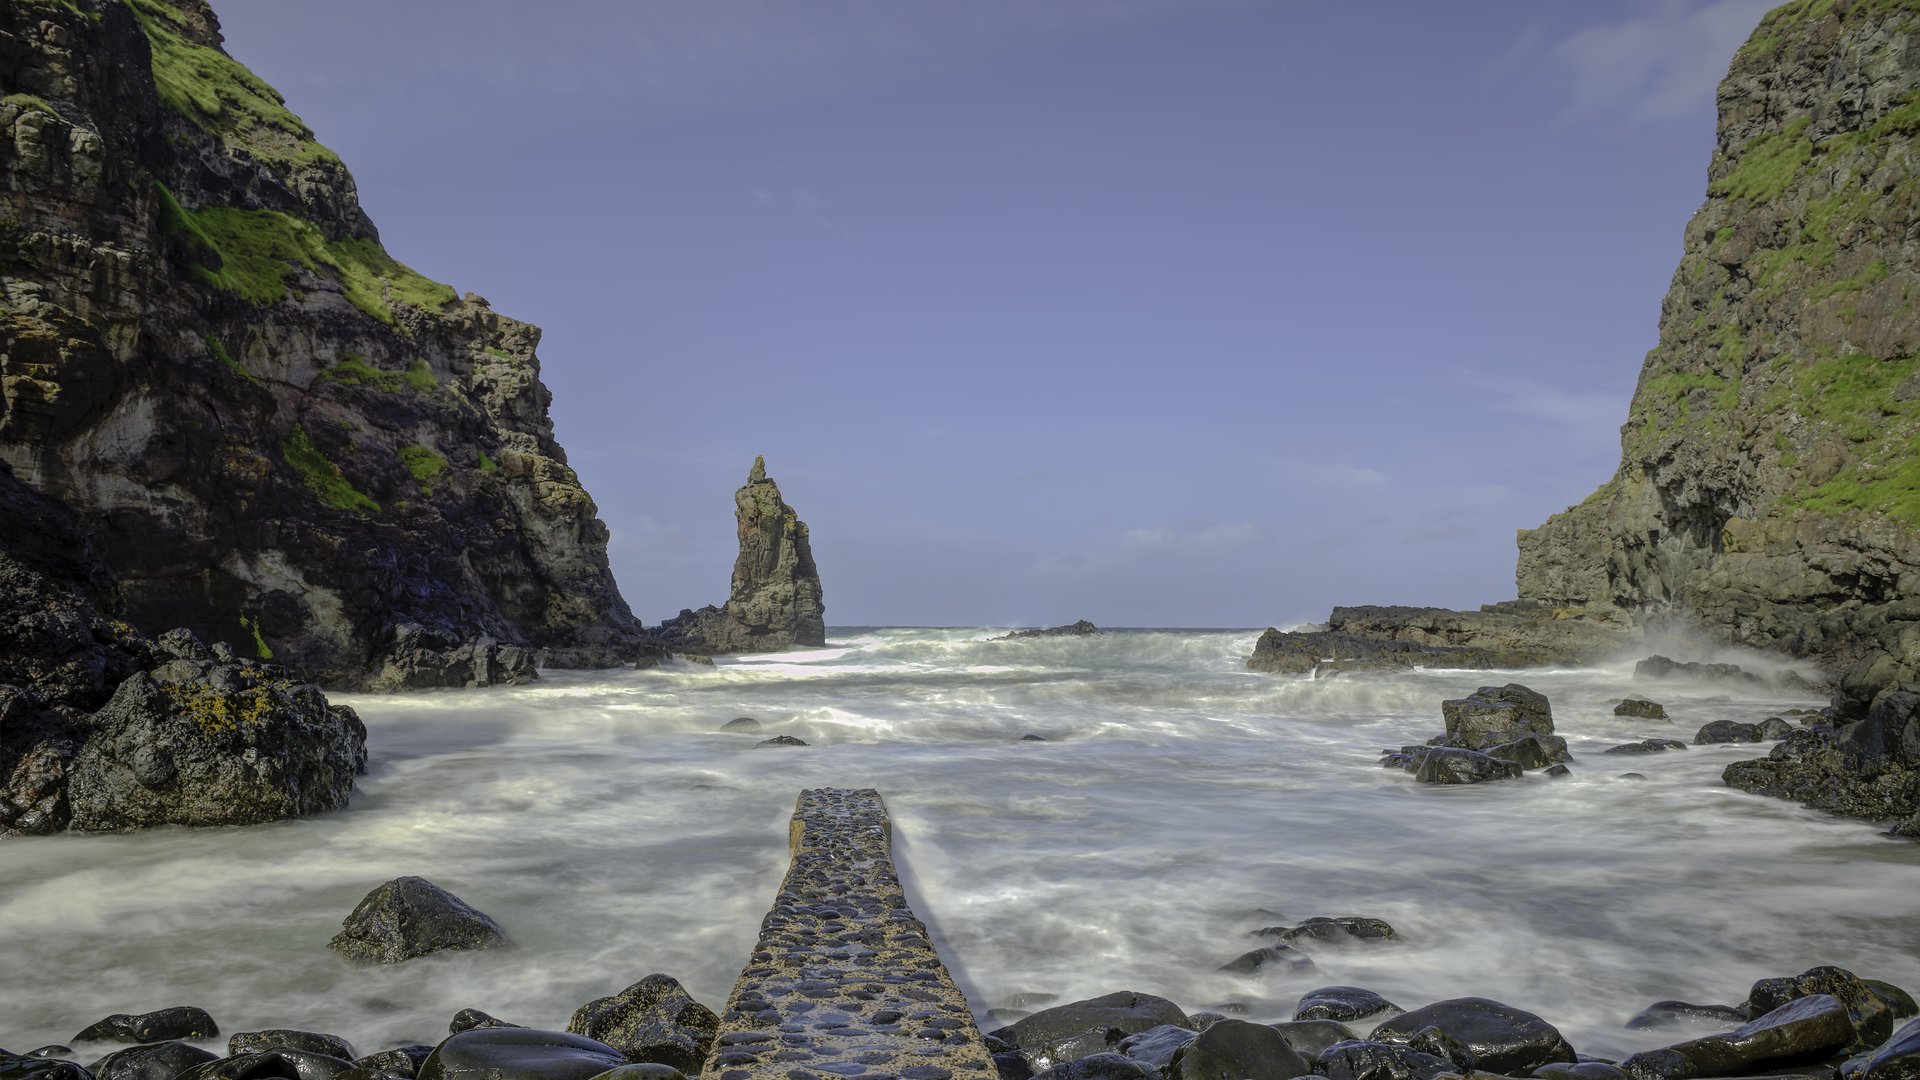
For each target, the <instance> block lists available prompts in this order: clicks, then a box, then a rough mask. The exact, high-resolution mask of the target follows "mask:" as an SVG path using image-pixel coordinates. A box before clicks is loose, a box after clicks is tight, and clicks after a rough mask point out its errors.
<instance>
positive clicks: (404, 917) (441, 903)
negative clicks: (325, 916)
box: [327, 877, 511, 964]
mask: <svg viewBox="0 0 1920 1080" xmlns="http://www.w3.org/2000/svg"><path fill="white" fill-rule="evenodd" d="M342 925H343V926H344V927H345V928H344V929H343V930H341V931H340V933H338V934H336V935H334V938H333V940H331V941H329V942H327V947H328V948H330V949H332V950H333V951H334V952H337V953H339V954H340V955H341V956H344V957H346V958H347V959H348V960H351V961H352V962H354V963H356V964H398V963H400V962H401V961H404V960H411V959H413V958H414V957H416V956H426V955H428V954H429V953H436V952H443V951H446V950H450V949H492V948H498V947H500V946H503V945H509V944H511V942H509V941H508V940H507V935H506V933H505V932H504V931H502V930H501V929H500V924H499V923H496V922H494V921H493V920H492V919H491V918H489V917H488V916H486V915H484V914H482V913H480V912H478V911H476V910H474V909H473V908H471V907H468V906H467V904H466V903H465V902H463V901H462V900H461V899H460V898H459V897H457V896H455V895H453V894H452V893H450V892H448V891H447V890H445V889H442V888H441V887H440V886H438V885H435V884H434V883H433V882H431V881H428V880H427V879H426V878H422V877H399V878H394V879H393V880H392V881H389V882H387V883H385V884H383V885H381V886H379V887H378V888H375V889H374V890H373V891H372V892H370V893H368V894H367V895H366V897H365V898H364V899H362V900H361V901H360V903H359V905H358V906H357V907H355V908H354V909H353V913H352V914H351V915H348V916H347V918H346V920H345V921H344V923H343V924H342Z"/></svg>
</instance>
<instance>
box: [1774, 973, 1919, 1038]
mask: <svg viewBox="0 0 1920 1080" xmlns="http://www.w3.org/2000/svg"><path fill="white" fill-rule="evenodd" d="M1814 994H1826V995H1829V996H1831V997H1833V998H1834V999H1836V1000H1838V1001H1839V1002H1840V1004H1842V1005H1844V1006H1845V1007H1846V1010H1847V1015H1848V1016H1849V1018H1851V1019H1852V1021H1853V1025H1854V1027H1855V1028H1856V1029H1858V1034H1859V1039H1858V1041H1857V1043H1856V1044H1855V1045H1854V1046H1853V1047H1852V1049H1855V1050H1865V1049H1868V1048H1870V1047H1874V1046H1878V1045H1879V1044H1881V1043H1883V1042H1885V1041H1886V1040H1887V1037H1888V1036H1890V1035H1892V1034H1893V1023H1894V1010H1893V1009H1892V1008H1891V1007H1889V1005H1888V1004H1887V1002H1886V1001H1884V1000H1882V999H1881V997H1880V995H1879V994H1877V993H1875V992H1874V989H1873V987H1871V986H1869V985H1867V981H1866V980H1865V979H1862V978H1860V977H1859V976H1858V975H1855V974H1854V973H1853V972H1851V971H1848V970H1847V969H1845V968H1840V967H1834V966H1832V965H1830V964H1823V965H1821V966H1819V967H1812V968H1808V969H1807V970H1805V971H1803V972H1801V973H1800V974H1798V975H1789V976H1783V977H1781V978H1775V979H1761V980H1760V981H1759V982H1756V983H1754V984H1753V987H1752V989H1750V990H1749V991H1748V992H1747V1015H1748V1016H1750V1017H1760V1016H1765V1015H1766V1014H1768V1013H1771V1012H1773V1011H1775V1010H1777V1009H1779V1008H1780V1007H1781V1006H1782V1005H1785V1004H1787V1003H1788V1002H1790V1001H1795V1000H1797V999H1799V998H1803V997H1808V996H1810V995H1814Z"/></svg>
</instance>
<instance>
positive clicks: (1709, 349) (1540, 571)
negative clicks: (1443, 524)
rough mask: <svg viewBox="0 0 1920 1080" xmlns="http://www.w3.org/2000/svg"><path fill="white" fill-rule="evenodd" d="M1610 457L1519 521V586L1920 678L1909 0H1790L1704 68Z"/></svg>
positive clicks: (1539, 596)
mask: <svg viewBox="0 0 1920 1080" xmlns="http://www.w3.org/2000/svg"><path fill="white" fill-rule="evenodd" d="M1719 106H1720V120H1719V128H1718V136H1717V143H1716V146H1715V149H1714V154H1713V160H1712V162H1711V164H1710V165H1709V167H1708V170H1707V199H1706V202H1705V203H1704V204H1703V205H1702V206H1701V208H1700V211H1699V212H1698V213H1697V214H1695V215H1694V217H1693V219H1692V220H1691V221H1690V222H1689V223H1688V225H1687V229H1686V236H1685V253H1684V255H1683V256H1682V259H1681V263H1680V267H1679V270H1678V271H1677V272H1676V273H1675V274H1674V278H1673V283H1672V286H1671V288H1670V289H1669V291H1668V293H1667V297H1666V300H1665V301H1664V302H1663V304H1662V305H1661V311H1660V337H1659V343H1658V344H1657V345H1656V346H1655V347H1654V349H1653V351H1652V352H1650V353H1648V354H1647V357H1646V361H1645V363H1644V364H1643V365H1642V367H1641V371H1640V379H1639V384H1638V386H1637V387H1636V389H1635V391H1634V396H1633V403H1632V406H1631V407H1630V410H1629V414H1628V417H1627V422H1626V425H1625V426H1624V427H1623V428H1622V432H1621V461H1620V467H1619V470H1618V471H1617V472H1616V473H1615V475H1614V477H1613V479H1611V480H1609V481H1608V482H1607V483H1606V484H1605V485H1603V486H1602V487H1601V488H1600V489H1599V490H1598V491H1596V492H1594V493H1593V494H1592V495H1591V496H1589V497H1588V498H1587V500H1586V501H1585V502H1583V503H1581V504H1580V505H1579V506H1576V507H1572V508H1570V509H1569V510H1567V511H1566V512H1564V513H1562V514H1558V515H1556V516H1554V517H1553V518H1552V519H1550V520H1548V521H1547V522H1546V523H1545V524H1544V525H1542V526H1541V527H1539V528H1537V529H1534V530H1532V531H1530V532H1523V533H1522V534H1521V535H1520V560H1519V567H1518V571H1517V579H1518V586H1519V593H1520V596H1521V597H1522V598H1523V599H1529V600H1534V601H1538V602H1540V603H1543V604H1548V605H1554V606H1561V607H1585V608H1592V609H1600V610H1608V609H1610V610H1614V611H1618V612H1622V613H1628V614H1631V615H1632V616H1634V617H1636V618H1639V619H1642V620H1644V619H1647V618H1649V617H1655V616H1660V615H1668V616H1677V617H1680V618H1683V619H1684V620H1686V621H1688V622H1693V623H1698V624H1701V625H1704V626H1706V627H1708V628H1710V629H1712V630H1714V631H1717V632H1718V633H1719V634H1721V635H1723V636H1724V637H1726V638H1729V639H1731V640H1734V641H1737V642H1742V643H1745V644H1748V645H1754V646H1759V647H1762V648H1767V649H1778V650H1784V651H1786V652H1789V653H1792V654H1795V655H1799V656H1809V657H1815V658H1819V659H1821V660H1823V661H1825V662H1827V663H1829V664H1831V665H1837V666H1841V667H1850V668H1852V671H1851V672H1850V674H1849V677H1848V679H1847V680H1846V681H1845V685H1844V689H1846V690H1847V691H1848V693H1849V697H1850V700H1851V702H1852V704H1853V706H1855V707H1856V708H1863V707H1864V706H1865V704H1866V703H1867V702H1868V701H1870V700H1871V698H1872V697H1873V695H1874V694H1875V693H1877V692H1879V691H1880V690H1882V689H1885V688H1886V687H1888V686H1890V685H1893V684H1895V683H1897V682H1899V681H1902V680H1909V679H1914V678H1916V677H1920V496H1917V495H1916V493H1920V455H1916V454H1915V453H1914V450H1913V445H1914V442H1915V440H1916V439H1917V438H1920V307H1916V305H1915V303H1914V297H1915V296H1916V294H1917V293H1920V243H1916V239H1920V183H1917V182H1916V178H1915V175H1914V170H1915V168H1916V162H1920V153H1916V150H1917V149H1920V142H1917V141H1916V140H1917V139H1920V23H1916V21H1915V20H1914V18H1913V11H1912V7H1911V5H1909V4H1904V3H1867V2H1861V0H1856V2H1852V3H1847V2H1841V0H1837V2H1835V3H1831V4H1827V3H1819V4H1808V3H1792V4H1786V5H1783V6H1781V7H1779V8H1777V9H1775V10H1774V11H1773V12H1772V13H1771V14H1769V15H1767V16H1766V18H1765V19H1763V20H1762V21H1761V23H1760V26H1759V28H1758V29H1756V30H1755V31H1754V33H1753V36H1752V38H1751V40H1749V41H1748V42H1747V44H1746V45H1745V47H1743V48H1742V49H1741V50H1740V51H1739V53H1738V54H1737V55H1736V56H1735V57H1734V59H1733V63H1732V67H1731V69H1730V70H1729V72H1728V74H1727V77H1726V80H1725V81H1724V82H1722V83H1721V85H1720V93H1719Z"/></svg>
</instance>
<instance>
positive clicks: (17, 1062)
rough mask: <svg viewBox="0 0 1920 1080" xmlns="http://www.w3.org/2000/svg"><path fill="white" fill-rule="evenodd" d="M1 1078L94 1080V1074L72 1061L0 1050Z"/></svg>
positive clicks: (6, 1079)
mask: <svg viewBox="0 0 1920 1080" xmlns="http://www.w3.org/2000/svg"><path fill="white" fill-rule="evenodd" d="M0 1080H93V1074H92V1073H90V1072H88V1071H87V1070H85V1069H83V1068H81V1067H80V1066H79V1065H78V1064H76V1063H74V1062H71V1061H60V1060H58V1059H55V1058H37V1057H32V1056H30V1055H27V1054H9V1053H7V1052H6V1051H4V1050H0Z"/></svg>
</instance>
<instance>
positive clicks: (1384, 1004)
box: [1293, 986, 1400, 1024]
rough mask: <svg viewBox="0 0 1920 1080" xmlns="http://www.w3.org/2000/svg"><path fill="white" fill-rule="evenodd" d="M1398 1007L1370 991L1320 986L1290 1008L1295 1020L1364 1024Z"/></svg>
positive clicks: (1303, 995)
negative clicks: (1356, 1021) (1357, 1021)
mask: <svg viewBox="0 0 1920 1080" xmlns="http://www.w3.org/2000/svg"><path fill="white" fill-rule="evenodd" d="M1399 1011H1400V1006H1398V1005H1395V1004H1394V1003H1393V1002H1391V1001H1388V1000H1387V999H1386V998H1383V997H1381V996H1380V995H1379V994H1376V993H1374V992H1373V991H1371V990H1366V989H1362V988H1361V987H1358V986H1322V987H1320V988H1319V989H1317V990H1309V991H1307V992H1306V993H1305V994H1302V995H1301V996H1300V1003H1299V1004H1298V1005H1295V1006H1294V1007H1293V1018H1294V1019H1295V1020H1335V1021H1338V1022H1340V1023H1343V1024H1344V1023H1346V1022H1348V1021H1350V1020H1365V1019H1367V1018H1368V1017H1370V1016H1379V1015H1380V1014H1381V1013H1386V1012H1399Z"/></svg>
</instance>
